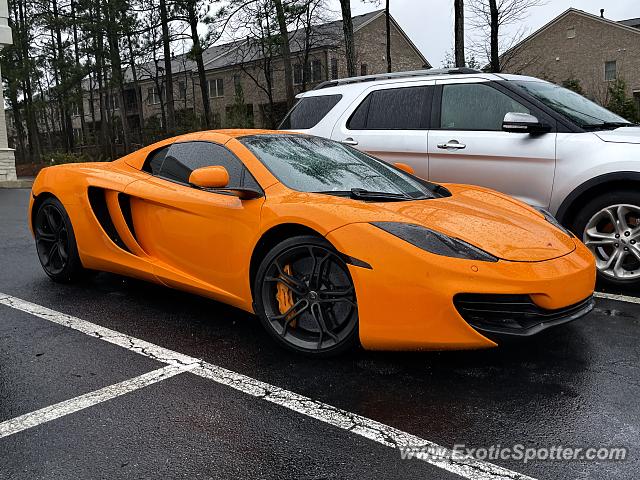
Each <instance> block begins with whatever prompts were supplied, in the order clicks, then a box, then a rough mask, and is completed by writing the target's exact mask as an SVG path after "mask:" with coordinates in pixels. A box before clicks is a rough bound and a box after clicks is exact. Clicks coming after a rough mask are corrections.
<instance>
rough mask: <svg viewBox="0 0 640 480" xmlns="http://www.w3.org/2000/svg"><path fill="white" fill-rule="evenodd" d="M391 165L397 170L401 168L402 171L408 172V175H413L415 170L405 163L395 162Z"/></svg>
mask: <svg viewBox="0 0 640 480" xmlns="http://www.w3.org/2000/svg"><path fill="white" fill-rule="evenodd" d="M393 166H394V167H396V168H397V169H399V170H402V171H403V172H406V173H408V174H409V175H415V172H414V171H413V168H412V167H411V165H407V164H406V163H401V162H396V163H394V164H393Z"/></svg>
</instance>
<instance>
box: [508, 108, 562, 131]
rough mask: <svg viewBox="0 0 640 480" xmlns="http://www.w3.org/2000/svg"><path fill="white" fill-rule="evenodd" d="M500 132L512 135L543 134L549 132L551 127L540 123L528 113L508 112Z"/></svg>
mask: <svg viewBox="0 0 640 480" xmlns="http://www.w3.org/2000/svg"><path fill="white" fill-rule="evenodd" d="M502 130H503V131H505V132H512V133H513V132H515V133H545V132H549V131H550V130H551V126H550V125H547V124H545V123H541V122H540V120H538V118H537V117H536V116H534V115H531V114H530V113H520V112H509V113H507V114H506V115H505V116H504V120H503V121H502Z"/></svg>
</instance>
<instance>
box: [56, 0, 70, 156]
mask: <svg viewBox="0 0 640 480" xmlns="http://www.w3.org/2000/svg"><path fill="white" fill-rule="evenodd" d="M51 6H52V10H53V20H54V25H55V41H56V44H57V45H56V47H55V48H57V51H58V55H57V59H58V61H57V64H58V66H57V70H58V71H59V79H60V83H61V84H62V85H63V88H66V83H67V66H66V60H65V57H64V47H63V45H62V28H61V27H60V17H59V14H58V0H52V2H51ZM60 121H61V123H62V125H61V126H62V131H63V133H64V137H65V146H66V150H67V151H68V152H71V151H73V144H74V139H73V124H72V123H71V113H70V112H69V105H68V103H67V100H66V99H65V98H61V99H60Z"/></svg>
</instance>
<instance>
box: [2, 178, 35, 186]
mask: <svg viewBox="0 0 640 480" xmlns="http://www.w3.org/2000/svg"><path fill="white" fill-rule="evenodd" d="M32 185H33V180H31V179H18V180H0V188H31V186H32Z"/></svg>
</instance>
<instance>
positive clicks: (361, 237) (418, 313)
mask: <svg viewBox="0 0 640 480" xmlns="http://www.w3.org/2000/svg"><path fill="white" fill-rule="evenodd" d="M327 239H328V240H329V241H330V242H331V243H332V244H333V245H334V246H335V247H336V248H337V249H338V250H339V251H341V252H343V253H345V254H347V255H350V256H352V257H355V258H358V259H359V260H362V261H364V262H367V263H368V264H369V265H371V267H372V268H371V269H367V268H361V267H357V266H354V265H349V270H350V272H351V276H352V278H353V281H354V284H355V287H356V294H357V301H358V313H359V322H360V324H359V328H360V331H359V333H360V341H361V343H362V345H363V346H364V347H365V348H367V349H371V350H453V349H475V348H488V347H495V346H496V345H497V343H496V341H494V339H492V338H490V337H491V335H490V334H489V333H488V332H485V331H482V330H481V329H476V328H474V327H473V326H472V325H471V324H470V323H469V321H467V320H465V318H463V315H461V314H460V312H459V311H458V309H457V308H456V305H455V304H454V298H455V297H456V296H457V295H459V294H475V295H520V296H526V297H527V298H528V299H530V301H531V303H533V304H534V305H535V306H536V307H537V308H540V309H543V310H558V309H565V308H567V307H571V306H573V305H575V304H578V303H580V302H582V301H583V300H584V299H586V298H588V297H590V296H591V295H592V294H593V289H594V286H595V277H596V268H595V261H594V259H593V255H592V254H591V252H590V251H589V250H588V249H587V248H586V247H585V246H584V245H582V243H580V242H578V241H576V249H575V250H574V251H572V252H571V253H569V254H567V255H564V256H562V257H558V258H554V259H551V260H546V261H540V262H510V261H505V260H500V261H498V262H495V263H494V262H482V261H471V260H464V259H456V258H448V257H442V256H438V255H433V254H431V253H429V252H425V251H423V250H421V249H419V248H417V247H415V246H413V245H411V244H409V243H407V242H404V241H402V240H400V239H398V238H396V237H394V236H392V235H389V234H388V233H387V232H384V231H383V230H381V229H379V228H376V227H374V226H372V225H369V224H365V223H355V224H350V225H346V226H344V227H341V228H339V229H337V230H334V231H333V232H331V233H330V234H329V235H327ZM365 239H366V241H365ZM584 313H586V312H584ZM543 323H544V322H543ZM556 323H560V322H556ZM545 326H546V325H545ZM545 326H543V328H544V327H545ZM539 330H540V328H538V331H539ZM533 333H536V330H535V329H534V330H531V334H533Z"/></svg>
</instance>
